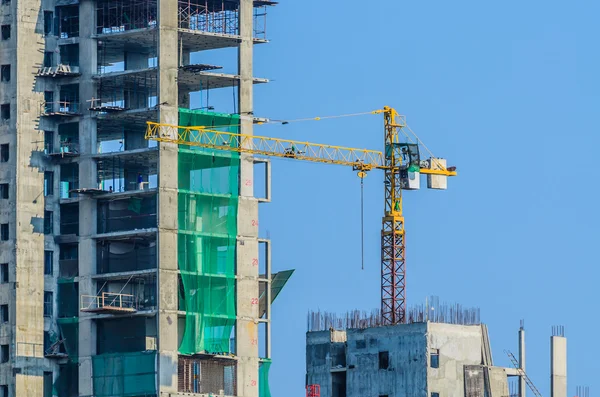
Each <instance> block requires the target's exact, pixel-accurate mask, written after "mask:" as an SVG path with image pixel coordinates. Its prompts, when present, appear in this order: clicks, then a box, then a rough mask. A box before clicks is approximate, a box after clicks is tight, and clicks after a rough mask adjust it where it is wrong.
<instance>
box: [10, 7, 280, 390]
mask: <svg viewBox="0 0 600 397" xmlns="http://www.w3.org/2000/svg"><path fill="white" fill-rule="evenodd" d="M0 1H1V4H0V24H1V33H0V64H1V76H0V282H1V283H0V305H1V306H0V314H1V318H0V320H1V321H2V324H1V325H0V397H2V396H19V397H21V396H61V397H63V396H97V397H101V396H177V395H180V394H185V395H194V394H196V395H208V394H213V395H214V394H222V395H228V396H229V395H230V396H248V397H252V396H259V395H265V394H266V393H268V385H267V383H266V378H267V376H266V375H267V372H268V368H269V365H270V360H269V357H270V339H269V338H270V303H271V300H272V295H271V288H270V285H271V278H272V277H271V270H270V263H269V262H268V258H269V248H270V246H269V242H268V241H267V240H264V239H259V235H258V207H259V203H261V202H268V201H269V198H268V196H266V195H260V198H259V197H255V192H254V188H253V186H254V185H255V175H254V170H255V168H256V169H261V168H260V167H264V168H265V170H266V172H265V173H264V174H263V173H262V172H261V173H260V174H258V175H256V177H257V178H263V177H264V178H266V179H268V168H269V164H268V163H265V162H264V160H263V161H261V162H259V160H257V159H255V158H253V157H252V156H249V155H245V154H241V155H236V154H231V153H230V152H221V151H215V150H213V151H209V150H203V149H199V148H197V147H193V146H181V145H180V146H177V145H174V144H170V143H162V142H160V143H157V142H154V141H148V140H146V139H145V131H146V128H147V122H156V123H164V124H170V125H182V124H184V125H209V126H212V127H213V128H216V129H221V130H226V131H231V132H240V131H241V132H243V133H244V134H252V132H253V122H254V116H253V85H254V84H257V83H265V82H266V80H265V79H259V78H255V77H253V47H254V46H255V45H256V44H260V43H265V42H266V41H267V40H266V37H265V30H264V20H265V18H266V10H267V9H268V8H270V7H271V6H273V5H274V4H275V3H272V2H270V1H252V0H0ZM222 48H230V49H237V56H236V60H237V63H236V65H235V69H236V71H235V72H233V73H230V74H228V73H220V72H216V71H215V70H217V69H219V66H218V65H217V66H215V65H208V64H203V63H198V62H195V61H196V60H199V59H200V60H201V59H203V57H204V55H203V54H205V53H208V52H210V51H212V50H218V49H222ZM211 59H213V58H211ZM193 61H194V62H195V63H194V62H193ZM227 89H228V90H232V91H233V92H234V98H235V99H234V102H235V105H234V108H235V111H234V112H233V113H223V112H219V110H220V109H219V107H218V105H213V106H211V102H209V93H210V92H218V91H219V90H227ZM228 92H231V91H228ZM194 95H195V96H194ZM194 98H195V99H194ZM198 98H203V99H202V101H201V104H200V105H198ZM203 105H204V106H203ZM174 131H177V129H174ZM268 184H269V181H268V180H267V181H265V182H264V183H262V185H266V186H268ZM259 252H260V254H259ZM259 335H260V337H259ZM259 352H260V353H259Z"/></svg>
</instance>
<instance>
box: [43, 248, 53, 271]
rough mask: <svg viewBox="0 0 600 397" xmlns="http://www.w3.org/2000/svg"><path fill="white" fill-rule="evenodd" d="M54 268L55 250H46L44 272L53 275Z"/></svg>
mask: <svg viewBox="0 0 600 397" xmlns="http://www.w3.org/2000/svg"><path fill="white" fill-rule="evenodd" d="M53 270H54V251H44V274H47V275H52V272H53Z"/></svg>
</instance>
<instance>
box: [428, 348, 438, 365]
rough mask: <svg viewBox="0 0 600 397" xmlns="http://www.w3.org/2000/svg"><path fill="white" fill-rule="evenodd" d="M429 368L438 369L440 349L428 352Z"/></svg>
mask: <svg viewBox="0 0 600 397" xmlns="http://www.w3.org/2000/svg"><path fill="white" fill-rule="evenodd" d="M429 366H430V367H431V368H439V367H440V349H431V351H430V352H429Z"/></svg>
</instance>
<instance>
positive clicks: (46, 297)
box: [44, 291, 52, 317]
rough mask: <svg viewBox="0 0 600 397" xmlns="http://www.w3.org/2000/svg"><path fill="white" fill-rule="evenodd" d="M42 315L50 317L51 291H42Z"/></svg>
mask: <svg viewBox="0 0 600 397" xmlns="http://www.w3.org/2000/svg"><path fill="white" fill-rule="evenodd" d="M44 317H52V291H44Z"/></svg>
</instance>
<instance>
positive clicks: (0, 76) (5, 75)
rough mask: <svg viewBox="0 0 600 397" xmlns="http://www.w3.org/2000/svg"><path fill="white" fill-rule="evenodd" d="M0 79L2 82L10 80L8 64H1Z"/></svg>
mask: <svg viewBox="0 0 600 397" xmlns="http://www.w3.org/2000/svg"><path fill="white" fill-rule="evenodd" d="M0 80H2V82H4V83H8V82H9V81H10V65H2V67H0Z"/></svg>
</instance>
